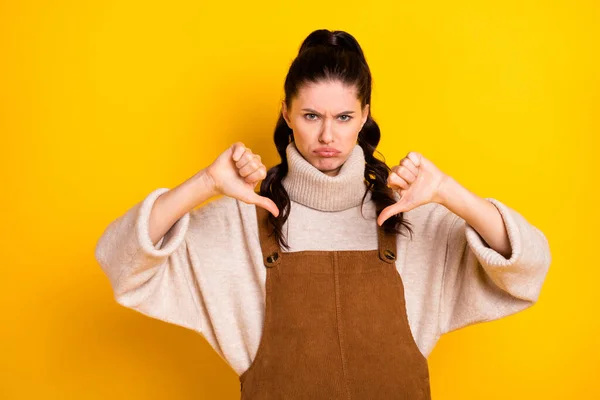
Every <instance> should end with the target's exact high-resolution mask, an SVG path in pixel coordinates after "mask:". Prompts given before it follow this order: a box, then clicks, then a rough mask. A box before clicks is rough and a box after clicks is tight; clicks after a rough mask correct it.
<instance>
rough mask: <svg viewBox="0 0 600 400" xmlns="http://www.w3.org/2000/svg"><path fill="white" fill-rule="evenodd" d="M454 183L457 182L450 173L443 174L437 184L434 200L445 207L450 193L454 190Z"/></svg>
mask: <svg viewBox="0 0 600 400" xmlns="http://www.w3.org/2000/svg"><path fill="white" fill-rule="evenodd" d="M456 185H457V182H456V181H455V180H454V179H453V178H452V177H451V176H450V175H445V176H444V178H443V179H442V181H441V182H440V184H439V186H438V190H437V194H436V196H435V198H434V202H435V203H438V204H441V205H443V206H445V207H447V205H448V204H449V200H450V198H451V196H452V193H453V192H455V191H456Z"/></svg>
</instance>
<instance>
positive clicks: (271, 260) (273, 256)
mask: <svg viewBox="0 0 600 400" xmlns="http://www.w3.org/2000/svg"><path fill="white" fill-rule="evenodd" d="M278 258H279V254H278V253H277V252H275V253H273V254H271V255H270V256H268V257H267V263H269V264H273V263H274V262H275V261H277V259H278Z"/></svg>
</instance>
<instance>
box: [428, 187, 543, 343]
mask: <svg viewBox="0 0 600 400" xmlns="http://www.w3.org/2000/svg"><path fill="white" fill-rule="evenodd" d="M485 200H487V201H489V202H491V203H492V204H493V205H494V206H496V208H498V210H499V212H500V214H501V216H502V220H503V221H504V226H505V227H506V231H507V233H508V237H509V241H510V245H511V249H512V254H511V256H510V258H508V259H507V258H505V257H504V256H503V255H501V254H500V253H498V252H496V251H495V250H493V249H492V248H491V247H490V246H489V245H488V244H487V243H486V242H485V241H484V240H483V239H482V237H481V236H480V235H479V233H478V232H477V231H476V230H475V229H474V228H473V227H471V226H470V225H469V224H467V223H466V222H465V220H464V219H462V218H460V217H459V216H457V215H456V216H455V218H453V220H451V222H450V228H449V231H448V237H447V247H446V262H445V267H444V274H443V280H442V285H443V287H442V293H441V301H440V324H439V329H440V335H441V334H444V333H447V332H450V331H453V330H456V329H459V328H462V327H465V326H468V325H472V324H475V323H478V322H486V321H492V320H496V319H499V318H502V317H504V316H508V315H511V314H515V313H517V312H519V311H521V310H524V309H526V308H528V307H530V306H531V305H533V304H534V303H535V302H536V301H537V299H538V297H539V295H540V292H541V288H542V284H543V282H544V280H545V277H546V274H547V272H548V269H549V266H550V262H551V255H550V249H549V245H548V241H547V239H546V237H545V236H544V234H543V233H542V232H541V231H540V230H539V229H538V228H536V227H535V226H533V225H531V224H530V223H529V222H528V221H527V220H526V219H525V218H524V217H523V216H522V215H521V214H519V213H518V212H516V211H515V210H513V209H511V208H510V207H508V206H506V205H505V204H503V203H502V202H500V201H498V200H496V199H493V198H486V199H485Z"/></svg>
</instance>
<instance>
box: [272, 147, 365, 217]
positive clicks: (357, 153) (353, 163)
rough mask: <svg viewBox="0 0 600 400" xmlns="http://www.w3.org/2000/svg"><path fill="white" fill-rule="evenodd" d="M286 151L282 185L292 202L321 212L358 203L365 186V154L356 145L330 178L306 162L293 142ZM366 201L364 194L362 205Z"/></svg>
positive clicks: (338, 209)
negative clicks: (285, 169)
mask: <svg viewBox="0 0 600 400" xmlns="http://www.w3.org/2000/svg"><path fill="white" fill-rule="evenodd" d="M285 151H286V155H287V162H288V173H287V175H286V176H285V177H284V178H283V180H282V185H283V187H284V188H285V190H286V191H287V193H288V195H289V196H290V199H291V200H292V201H295V202H297V203H300V204H302V205H305V206H307V207H310V208H314V209H317V210H321V211H341V210H346V209H348V208H351V207H356V206H358V205H360V204H361V202H362V198H363V196H364V194H365V191H366V189H367V186H366V184H365V179H364V174H365V155H364V152H363V149H362V147H360V146H359V145H358V144H356V145H355V146H354V149H353V150H352V153H350V156H349V157H348V159H347V160H346V161H345V162H344V164H343V165H342V167H341V168H340V170H339V172H338V174H337V175H336V176H329V175H327V174H325V173H323V172H321V171H319V170H318V169H317V168H316V167H314V166H313V165H312V164H311V163H309V162H308V161H307V160H306V159H305V158H304V156H302V154H301V153H300V152H299V151H298V148H297V147H296V143H295V142H293V141H292V142H290V143H289V144H288V146H287V148H286V150H285ZM369 199H370V196H369V195H367V197H366V198H365V202H366V201H367V200H369Z"/></svg>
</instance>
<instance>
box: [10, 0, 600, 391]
mask: <svg viewBox="0 0 600 400" xmlns="http://www.w3.org/2000/svg"><path fill="white" fill-rule="evenodd" d="M282 3H284V2H275V1H273V2H262V3H258V2H251V3H247V2H239V3H231V2H202V1H178V0H172V1H169V2H148V1H128V2H123V1H116V0H103V1H74V0H71V1H66V0H55V1H27V0H20V1H10V2H9V1H2V2H1V4H0V55H1V57H0V132H1V134H2V141H1V149H2V157H0V163H1V164H0V167H1V171H2V191H1V193H2V194H1V197H0V199H1V202H2V204H1V206H2V207H1V209H2V219H1V221H2V229H1V231H0V232H1V233H0V235H2V237H1V243H2V269H1V271H2V278H1V279H0V285H1V286H0V296H1V297H0V301H1V304H2V311H1V314H0V315H1V320H0V321H1V329H0V357H1V361H2V362H1V364H0V398H2V399H11V400H12V399H105V398H111V399H167V398H169V399H238V398H239V385H238V380H237V376H236V375H235V373H234V372H233V370H231V369H230V368H229V367H228V366H227V365H226V364H225V363H224V362H223V361H222V360H221V359H220V358H219V357H218V355H217V354H216V353H215V352H214V351H213V350H212V349H211V348H210V347H209V345H208V344H207V342H206V341H205V340H204V339H203V338H202V337H201V336H200V335H198V334H197V333H195V332H193V331H190V330H186V329H185V328H181V327H178V326H174V325H170V324H167V323H164V322H161V321H158V320H153V319H150V318H148V317H145V316H143V315H141V314H138V313H136V312H135V311H132V310H129V309H126V308H124V307H121V306H119V305H118V304H116V302H115V301H114V299H113V297H112V291H111V288H110V285H109V282H108V279H107V278H106V277H105V275H104V274H103V272H102V271H101V269H100V267H99V265H98V264H97V262H96V260H95V259H94V246H95V244H96V241H97V239H98V238H99V236H100V234H101V233H102V231H103V229H104V228H105V227H106V226H107V225H108V223H109V222H110V221H112V220H113V219H115V218H116V217H118V216H119V215H121V214H122V213H124V212H125V211H126V210H127V209H128V208H129V207H131V206H133V205H134V204H135V203H136V202H138V201H140V200H141V199H142V198H143V196H145V195H147V194H148V193H149V192H150V191H151V190H153V189H155V188H158V187H170V188H172V187H174V186H176V185H178V184H179V183H181V182H183V181H184V180H185V179H187V178H188V177H189V176H191V175H192V174H193V173H195V172H196V171H197V170H199V169H201V168H204V167H206V166H207V165H209V164H210V163H211V162H212V161H213V160H214V159H215V158H216V157H217V156H218V155H219V154H220V153H221V152H222V151H224V150H225V149H226V148H227V147H228V146H229V145H231V144H232V143H233V142H235V141H238V140H241V141H243V142H244V143H245V144H246V145H247V146H248V147H250V148H252V149H253V151H254V152H256V153H259V154H261V155H262V157H263V162H264V163H265V165H267V166H272V165H274V164H275V163H276V162H277V161H278V158H277V157H276V152H275V148H274V145H273V143H272V134H273V128H274V124H275V121H276V119H277V116H278V112H279V106H280V101H281V98H282V95H283V80H284V78H285V74H286V72H287V69H288V67H289V64H290V62H291V61H292V59H293V58H294V56H295V55H296V52H297V50H298V47H299V46H300V43H301V42H302V40H303V39H304V38H305V37H306V35H308V34H309V33H310V32H311V31H312V30H314V29H320V28H327V29H332V30H334V29H342V30H346V31H348V32H350V33H351V34H353V35H354V36H355V37H356V38H357V39H358V41H359V42H360V44H361V45H362V46H363V49H364V51H365V54H366V57H367V61H368V62H369V64H370V67H371V70H372V73H373V79H374V88H373V100H372V106H371V107H372V108H371V109H372V112H373V116H374V117H375V119H376V121H377V122H378V123H379V124H380V127H381V129H382V141H381V144H380V147H379V150H380V151H381V152H382V153H383V154H384V155H385V156H386V160H387V163H388V165H390V166H392V165H394V164H396V163H397V162H398V161H399V160H400V159H401V158H402V157H404V155H406V154H407V153H408V152H409V151H411V150H414V151H419V152H422V153H423V154H424V155H425V156H426V157H428V158H429V159H430V160H432V161H434V162H435V163H436V165H438V167H440V168H441V169H442V170H443V171H445V172H446V173H448V174H450V175H452V176H453V177H454V178H455V179H456V180H458V181H459V182H460V183H462V184H463V185H464V186H466V187H467V188H468V189H470V190H471V191H473V192H475V193H477V194H478V195H480V196H482V197H486V196H491V197H495V198H497V199H499V200H501V201H503V202H505V203H506V204H507V205H509V206H511V207H513V208H514V209H516V210H518V211H519V212H520V213H522V214H523V215H524V216H525V217H526V218H527V219H528V220H529V221H530V222H531V223H532V224H534V225H536V226H537V227H539V228H540V229H541V230H542V231H543V232H544V233H545V234H546V236H547V237H548V240H549V242H550V246H551V251H552V257H553V260H552V265H551V267H550V272H549V274H548V276H547V281H546V283H545V285H544V287H543V289H542V293H541V296H540V298H539V302H538V303H537V304H536V305H534V306H533V307H532V308H530V309H527V310H525V311H523V312H521V313H519V314H516V315H513V316H510V317H506V318H504V319H502V320H499V321H494V322H488V323H483V324H477V325H474V326H471V327H468V328H465V329H462V330H459V331H455V332H452V333H450V334H448V335H446V336H444V337H442V339H441V340H440V342H438V345H437V347H436V348H435V350H434V351H433V353H432V354H431V356H430V357H429V363H430V370H431V381H432V393H433V398H434V399H435V400H443V399H484V398H485V399H592V398H600V387H599V385H598V377H599V376H600V361H599V360H600V345H599V344H598V340H599V339H598V338H599V337H600V324H599V322H598V318H599V316H600V315H599V314H600V312H599V311H598V304H599V302H598V300H599V293H600V290H599V289H598V286H599V283H600V268H599V262H598V253H597V251H598V248H599V246H598V239H599V235H598V225H599V223H600V218H599V214H600V212H599V209H600V208H599V207H598V204H597V202H598V197H597V195H598V190H597V185H598V171H599V167H600V162H599V161H598V159H599V158H600V157H599V156H598V151H599V150H600V148H599V146H598V144H599V139H598V135H599V133H600V130H599V125H600V117H599V115H598V111H599V105H600V98H599V96H600V95H599V93H600V82H599V71H600V65H599V64H600V63H599V60H598V53H599V46H598V42H599V40H600V30H599V28H598V26H599V25H598V21H599V20H600V6H599V5H598V2H596V1H595V0H589V1H583V0H556V1H551V0H547V1H528V0H519V1H514V0H510V1H503V2H482V1H465V0H454V1H439V0H438V1H429V2H414V1H410V2H408V1H404V2H390V3H385V2H375V3H367V2H364V1H360V2H359V1H345V2H325V1H316V2H313V1H307V2H285V5H282Z"/></svg>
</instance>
